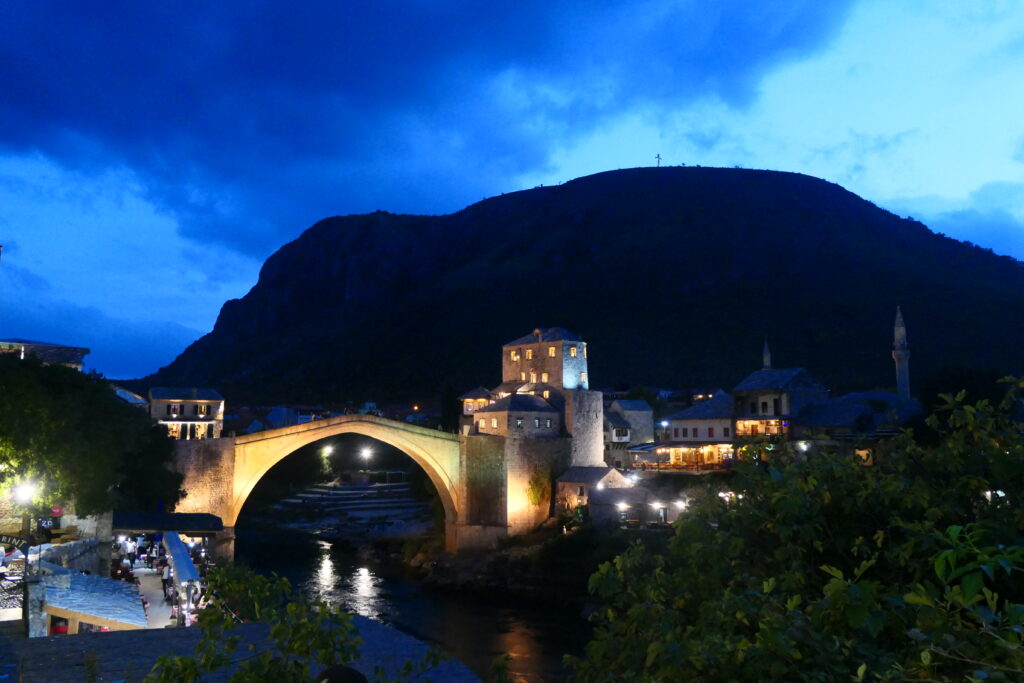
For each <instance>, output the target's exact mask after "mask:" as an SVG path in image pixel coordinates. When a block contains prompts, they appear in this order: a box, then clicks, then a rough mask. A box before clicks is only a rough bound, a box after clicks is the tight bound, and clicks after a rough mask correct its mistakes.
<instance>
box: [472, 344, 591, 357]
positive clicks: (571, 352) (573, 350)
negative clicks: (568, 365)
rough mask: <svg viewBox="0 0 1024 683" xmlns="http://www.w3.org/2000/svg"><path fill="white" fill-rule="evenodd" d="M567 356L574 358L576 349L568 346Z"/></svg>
mask: <svg viewBox="0 0 1024 683" xmlns="http://www.w3.org/2000/svg"><path fill="white" fill-rule="evenodd" d="M569 355H570V356H572V357H573V358H575V357H576V347H575V346H570V347H569ZM492 357H493V356H492Z"/></svg>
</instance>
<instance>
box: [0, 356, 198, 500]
mask: <svg viewBox="0 0 1024 683" xmlns="http://www.w3.org/2000/svg"><path fill="white" fill-rule="evenodd" d="M172 455H173V442H172V441H171V440H170V439H168V438H167V436H166V434H165V433H164V432H163V430H162V429H161V428H159V427H157V426H155V425H154V424H153V422H152V420H150V418H149V416H148V415H147V414H146V413H145V412H143V411H140V410H139V409H138V408H136V407H134V406H130V405H128V404H127V403H125V402H124V401H122V400H120V399H119V398H118V397H117V395H116V394H115V393H114V392H113V391H112V390H111V387H110V385H109V384H108V383H107V382H106V381H105V380H104V379H103V378H102V377H101V376H100V375H98V374H95V373H91V374H83V373H81V372H78V371H76V370H73V369H71V368H67V367H64V366H59V365H44V364H42V363H40V362H39V361H38V360H36V359H34V358H25V359H23V360H22V359H19V358H17V357H15V356H13V355H3V356H0V484H2V485H5V486H9V485H11V484H13V483H16V482H19V481H23V480H33V481H35V482H37V483H39V484H41V486H40V487H39V491H40V493H39V495H38V496H37V500H36V503H42V502H44V501H47V502H58V501H67V500H72V501H74V504H75V509H76V512H78V513H79V514H94V513H97V512H101V511H104V510H109V509H111V508H114V507H119V508H123V509H152V507H153V506H155V505H156V504H157V502H160V501H162V502H163V503H164V504H165V505H167V506H168V507H172V506H173V505H174V504H175V503H176V502H177V500H178V499H179V497H180V496H181V491H180V489H179V487H180V485H181V475H179V474H176V473H174V472H172V471H171V470H170V469H168V467H167V464H168V463H169V462H170V460H171V457H172Z"/></svg>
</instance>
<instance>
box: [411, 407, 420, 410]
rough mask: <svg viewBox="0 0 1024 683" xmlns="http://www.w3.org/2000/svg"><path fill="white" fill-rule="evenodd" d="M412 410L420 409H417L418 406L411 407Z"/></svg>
mask: <svg viewBox="0 0 1024 683" xmlns="http://www.w3.org/2000/svg"><path fill="white" fill-rule="evenodd" d="M412 409H413V410H419V409H420V407H419V406H413V407H412Z"/></svg>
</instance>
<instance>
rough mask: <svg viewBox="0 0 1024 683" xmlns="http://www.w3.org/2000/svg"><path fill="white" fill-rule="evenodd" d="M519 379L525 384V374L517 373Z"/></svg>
mask: <svg viewBox="0 0 1024 683" xmlns="http://www.w3.org/2000/svg"><path fill="white" fill-rule="evenodd" d="M519 379H521V380H523V381H524V382H525V381H526V373H525V372H520V373H519Z"/></svg>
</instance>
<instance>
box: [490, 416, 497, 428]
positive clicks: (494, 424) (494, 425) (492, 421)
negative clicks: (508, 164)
mask: <svg viewBox="0 0 1024 683" xmlns="http://www.w3.org/2000/svg"><path fill="white" fill-rule="evenodd" d="M497 428H498V418H496V417H492V418H491V429H497Z"/></svg>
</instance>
